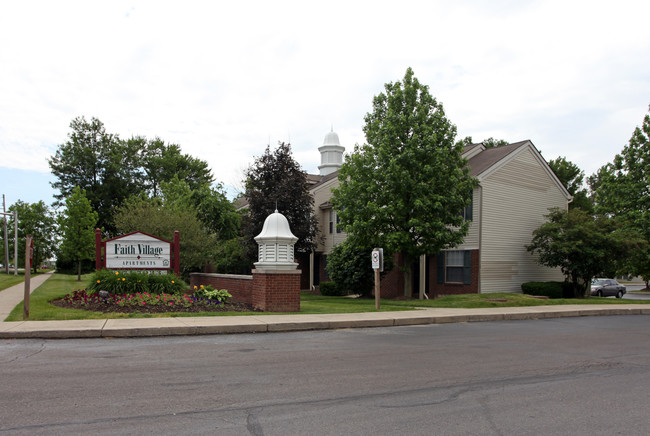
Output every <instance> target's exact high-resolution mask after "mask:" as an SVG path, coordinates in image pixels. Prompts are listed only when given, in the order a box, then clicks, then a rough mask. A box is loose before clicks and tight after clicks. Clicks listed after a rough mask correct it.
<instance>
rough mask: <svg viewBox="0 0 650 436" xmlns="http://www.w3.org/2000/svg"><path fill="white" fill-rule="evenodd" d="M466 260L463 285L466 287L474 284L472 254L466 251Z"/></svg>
mask: <svg viewBox="0 0 650 436" xmlns="http://www.w3.org/2000/svg"><path fill="white" fill-rule="evenodd" d="M464 256H465V259H464V262H463V283H464V284H466V285H471V284H472V252H471V251H470V250H465V253H464Z"/></svg>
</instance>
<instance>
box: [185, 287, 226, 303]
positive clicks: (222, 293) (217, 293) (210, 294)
mask: <svg viewBox="0 0 650 436" xmlns="http://www.w3.org/2000/svg"><path fill="white" fill-rule="evenodd" d="M194 288H195V291H194V296H195V297H197V298H207V299H209V300H217V301H218V302H220V303H226V302H228V300H229V299H231V298H232V295H230V292H228V291H227V290H225V289H214V288H213V287H212V286H210V285H208V286H203V285H201V287H200V288H196V286H195V287H194Z"/></svg>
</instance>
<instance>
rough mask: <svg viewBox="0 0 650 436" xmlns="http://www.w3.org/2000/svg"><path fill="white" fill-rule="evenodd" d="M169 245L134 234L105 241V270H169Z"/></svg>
mask: <svg viewBox="0 0 650 436" xmlns="http://www.w3.org/2000/svg"><path fill="white" fill-rule="evenodd" d="M171 252H172V250H171V243H169V242H167V241H165V240H162V239H158V238H154V237H153V236H149V235H145V234H144V233H140V232H136V233H133V234H130V235H126V236H124V237H120V238H115V239H112V240H109V241H106V251H105V253H106V268H109V269H144V270H146V269H169V268H171Z"/></svg>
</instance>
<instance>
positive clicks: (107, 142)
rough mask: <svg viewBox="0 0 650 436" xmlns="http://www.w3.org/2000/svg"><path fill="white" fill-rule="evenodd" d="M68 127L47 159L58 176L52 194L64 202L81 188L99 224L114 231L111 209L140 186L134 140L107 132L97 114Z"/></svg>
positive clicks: (77, 120) (77, 119)
mask: <svg viewBox="0 0 650 436" xmlns="http://www.w3.org/2000/svg"><path fill="white" fill-rule="evenodd" d="M70 128H71V130H72V131H71V132H70V133H69V135H68V141H66V142H65V143H64V144H61V145H59V148H58V149H57V151H56V153H55V154H54V156H52V157H51V158H50V159H49V164H50V169H51V170H52V174H53V175H54V176H55V177H56V179H57V180H56V181H55V182H53V183H52V187H53V188H55V189H58V190H59V193H58V194H56V195H55V198H56V199H57V201H58V203H57V204H58V205H61V204H63V202H64V201H65V199H66V198H68V197H69V196H70V195H71V194H72V192H73V190H74V189H75V187H79V188H81V189H82V190H84V191H85V192H86V197H87V198H88V201H90V204H91V207H92V209H93V210H94V211H96V212H97V215H98V225H99V226H100V227H102V228H104V230H105V231H106V232H108V233H113V232H114V228H113V225H112V219H111V215H112V213H113V209H114V208H115V207H116V206H118V205H119V204H120V203H121V202H122V201H123V200H124V199H125V198H127V197H129V196H131V195H134V194H137V193H139V192H141V191H142V190H143V186H142V183H141V180H140V177H139V158H138V150H137V148H134V146H133V145H134V144H128V143H125V142H123V141H120V139H119V138H118V136H117V135H113V134H110V133H107V132H106V129H105V127H104V124H103V123H102V122H101V121H99V120H98V119H97V118H92V119H91V120H90V121H87V120H86V119H85V118H84V117H77V118H75V119H74V120H72V122H71V123H70Z"/></svg>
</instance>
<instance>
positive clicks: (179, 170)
mask: <svg viewBox="0 0 650 436" xmlns="http://www.w3.org/2000/svg"><path fill="white" fill-rule="evenodd" d="M127 142H128V143H129V144H132V145H133V147H134V148H136V149H138V150H139V153H140V164H141V167H142V171H143V173H144V174H143V181H144V184H145V188H146V190H147V193H148V194H149V195H150V196H151V197H157V196H159V195H160V187H161V184H162V183H165V182H171V181H172V180H173V178H174V177H177V178H178V179H180V180H183V181H184V182H186V183H187V184H188V185H189V187H190V189H191V190H198V189H202V188H209V187H210V185H211V184H212V182H213V180H214V179H213V177H212V171H211V170H210V168H209V167H208V164H207V162H205V161H204V160H201V159H198V158H195V157H192V156H190V155H189V154H184V153H182V152H181V148H180V146H179V145H177V144H166V143H165V142H164V141H163V140H162V139H160V138H154V139H152V140H148V139H146V138H144V137H142V136H134V137H132V138H131V139H129V140H128V141H127Z"/></svg>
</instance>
